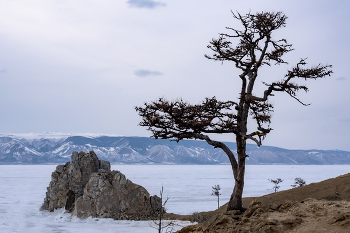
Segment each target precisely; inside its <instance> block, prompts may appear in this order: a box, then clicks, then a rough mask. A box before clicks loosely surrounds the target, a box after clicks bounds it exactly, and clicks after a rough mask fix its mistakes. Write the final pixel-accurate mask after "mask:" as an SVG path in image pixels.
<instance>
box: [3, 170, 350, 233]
mask: <svg viewBox="0 0 350 233" xmlns="http://www.w3.org/2000/svg"><path fill="white" fill-rule="evenodd" d="M55 168H56V166H55V165H0V232H2V233H5V232H6V233H7V232H36V233H37V232H84V233H89V232H104V233H107V232H146V233H147V232H156V230H155V229H153V228H151V227H150V226H149V224H150V223H149V222H147V221H139V222H137V221H115V220H112V219H95V218H88V219H84V220H81V219H77V218H75V217H73V218H71V216H70V214H67V213H64V210H58V211H55V212H53V213H50V212H47V211H44V212H41V211H39V207H40V206H41V204H42V203H43V200H44V197H45V192H46V187H47V186H48V184H49V182H50V179H51V173H52V172H53V171H54V170H55ZM112 169H113V170H119V171H121V172H122V173H124V174H125V175H126V177H127V178H128V179H130V180H131V181H133V182H134V183H137V184H140V185H142V186H144V187H145V188H146V189H147V190H148V191H149V193H150V194H151V195H154V194H156V195H159V190H160V189H161V186H162V185H163V187H164V194H165V195H167V196H169V197H170V199H169V201H168V204H167V208H168V212H172V213H177V214H191V213H193V212H196V211H208V210H213V209H215V208H216V207H217V202H216V201H217V199H216V198H215V197H213V196H211V195H210V194H211V189H212V188H211V187H212V186H214V185H217V184H218V185H220V186H221V188H222V189H221V193H222V195H221V196H220V201H221V203H220V204H224V203H226V202H227V201H228V200H229V197H230V195H231V192H232V189H233V178H232V171H231V168H230V166H228V165H208V166H206V165H184V166H181V165H112ZM349 172H350V165H329V166H328V165H319V166H318V165H299V166H295V165H293V166H291V165H285V166H283V165H281V166H280V165H278V166H277V165H250V166H247V168H246V180H245V189H244V194H243V196H246V197H247V196H261V195H265V194H268V193H271V192H272V190H268V189H271V188H272V183H271V182H269V180H268V179H275V178H281V179H282V180H284V182H282V183H281V184H280V185H281V188H280V190H285V189H289V188H291V185H292V184H293V182H294V179H295V178H296V177H301V178H303V179H304V180H306V182H307V184H309V183H313V182H319V181H322V180H325V179H329V178H333V177H336V176H339V175H343V174H346V173H349ZM179 224H183V225H186V224H188V223H186V222H184V223H179ZM178 229H179V228H178Z"/></svg>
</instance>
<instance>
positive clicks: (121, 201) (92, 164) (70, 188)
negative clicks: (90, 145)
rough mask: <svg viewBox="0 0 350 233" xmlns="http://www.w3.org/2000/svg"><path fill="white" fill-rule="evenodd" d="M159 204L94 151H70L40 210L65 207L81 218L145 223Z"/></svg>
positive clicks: (57, 172)
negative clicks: (66, 161)
mask: <svg viewBox="0 0 350 233" xmlns="http://www.w3.org/2000/svg"><path fill="white" fill-rule="evenodd" d="M160 205H161V201H160V198H159V197H157V196H152V197H151V196H150V195H149V193H148V192H147V190H146V189H145V188H143V187H142V186H140V185H137V184H134V183H132V182H131V181H130V180H128V179H126V177H125V176H124V175H123V174H122V173H121V172H119V171H111V170H110V163H109V162H107V161H103V160H99V159H98V157H97V156H96V154H95V153H94V152H93V151H90V152H89V153H84V152H80V153H78V152H73V153H72V157H71V161H70V162H68V163H66V164H65V165H58V166H57V168H56V170H55V171H54V172H53V173H52V175H51V182H50V185H49V187H48V188H47V192H46V197H45V199H44V203H43V205H42V206H41V210H48V211H54V210H55V209H59V208H65V209H66V211H67V212H72V213H73V214H74V215H77V216H78V217H80V218H86V217H89V216H92V217H102V218H114V219H132V220H144V219H150V218H152V215H153V213H154V212H155V211H154V210H156V209H157V208H159V206H160Z"/></svg>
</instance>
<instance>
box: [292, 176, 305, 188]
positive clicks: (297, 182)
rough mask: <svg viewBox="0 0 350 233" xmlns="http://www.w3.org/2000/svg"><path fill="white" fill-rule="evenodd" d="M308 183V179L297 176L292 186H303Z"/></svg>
mask: <svg viewBox="0 0 350 233" xmlns="http://www.w3.org/2000/svg"><path fill="white" fill-rule="evenodd" d="M305 185H306V181H305V180H303V179H302V178H300V177H297V178H295V181H294V184H292V185H291V186H292V187H302V186H305Z"/></svg>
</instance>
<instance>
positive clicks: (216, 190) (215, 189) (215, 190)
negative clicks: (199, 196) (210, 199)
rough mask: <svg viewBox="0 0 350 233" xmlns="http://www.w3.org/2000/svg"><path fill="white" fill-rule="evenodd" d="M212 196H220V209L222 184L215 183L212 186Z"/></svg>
mask: <svg viewBox="0 0 350 233" xmlns="http://www.w3.org/2000/svg"><path fill="white" fill-rule="evenodd" d="M212 189H213V190H212V191H213V192H212V194H211V195H212V196H217V197H218V209H219V207H220V195H221V193H220V189H221V188H220V185H214V186H213V187H212Z"/></svg>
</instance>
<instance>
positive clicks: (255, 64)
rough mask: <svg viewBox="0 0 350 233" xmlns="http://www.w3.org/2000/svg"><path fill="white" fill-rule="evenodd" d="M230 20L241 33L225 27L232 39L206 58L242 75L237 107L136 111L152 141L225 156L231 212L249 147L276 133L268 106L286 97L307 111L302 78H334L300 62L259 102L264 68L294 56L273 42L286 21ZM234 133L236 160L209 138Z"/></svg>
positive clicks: (237, 202)
mask: <svg viewBox="0 0 350 233" xmlns="http://www.w3.org/2000/svg"><path fill="white" fill-rule="evenodd" d="M232 14H233V18H234V19H236V20H238V21H239V22H240V23H241V24H242V29H241V30H239V29H234V28H230V27H227V30H228V31H229V32H230V33H222V34H220V36H219V38H218V39H212V41H210V44H209V45H208V48H209V49H210V50H212V52H213V54H212V55H205V57H206V58H208V59H212V60H214V61H221V62H224V61H230V62H233V63H234V64H235V67H236V68H237V69H239V70H240V71H241V74H240V75H239V76H238V77H237V78H239V79H240V81H241V92H240V93H239V97H238V102H234V101H224V102H222V101H218V100H217V99H216V98H215V97H212V98H206V99H205V100H204V101H203V102H202V103H200V104H197V105H192V104H189V103H187V102H185V101H183V100H182V99H178V100H174V101H168V100H166V99H164V98H160V99H158V100H156V101H153V102H150V103H145V104H144V105H143V106H141V107H135V108H136V111H137V112H138V114H139V115H140V116H141V117H142V121H141V122H140V124H139V125H141V126H146V127H148V130H150V131H151V132H152V134H153V135H152V137H154V138H156V139H158V138H162V139H167V138H170V139H173V140H175V141H177V142H178V141H180V140H183V139H201V140H205V141H206V142H207V143H208V144H210V145H212V146H214V147H215V148H221V149H222V150H223V151H224V152H225V153H226V154H227V156H228V158H229V160H230V163H231V167H232V171H233V176H234V181H235V186H234V189H233V193H232V195H231V198H230V201H229V203H228V207H227V210H234V209H242V193H243V187H244V173H245V161H246V158H247V157H248V155H247V154H246V141H247V140H252V141H253V142H255V143H256V144H257V145H258V146H260V145H261V144H262V140H261V139H262V137H264V136H265V135H266V134H268V133H270V132H271V130H272V129H271V128H270V123H271V112H272V111H273V105H272V104H271V103H269V102H268V98H269V97H270V96H273V93H274V92H285V93H287V94H288V95H289V96H291V97H292V98H294V99H296V100H297V101H298V102H299V103H301V104H302V105H305V106H306V105H308V104H305V103H303V102H302V101H301V100H300V99H299V98H298V97H297V95H296V94H297V92H298V91H299V90H303V91H308V88H307V87H306V86H305V85H302V84H298V83H296V82H295V81H296V80H297V79H299V78H302V79H305V80H310V79H319V78H323V77H325V76H330V75H331V73H332V70H331V69H330V68H331V65H321V64H318V65H316V66H313V67H311V68H305V65H306V59H300V61H299V62H298V63H297V64H296V65H295V66H293V67H292V68H291V69H289V70H287V73H286V74H285V75H284V76H283V77H281V79H280V80H279V81H276V82H271V83H268V82H266V81H265V82H262V83H263V84H264V85H266V89H265V91H264V92H263V93H262V94H261V95H260V96H258V95H256V94H253V88H254V85H255V84H256V80H257V78H258V73H259V72H258V71H259V69H260V68H261V67H263V66H271V65H280V64H287V62H286V61H285V60H283V59H282V56H283V55H285V54H286V53H288V52H290V51H292V50H293V49H292V45H291V44H289V43H287V40H286V39H274V38H273V36H272V34H273V32H274V31H275V30H277V29H280V28H282V27H285V25H286V19H287V17H286V16H285V15H284V14H283V13H282V12H260V13H255V14H252V13H248V14H246V15H241V14H239V13H233V12H232ZM233 44H236V45H235V46H233ZM249 115H250V116H251V117H252V120H253V121H255V123H256V126H257V130H256V131H253V132H248V130H247V125H248V120H251V118H250V117H249ZM230 133H231V134H235V136H236V144H237V159H236V158H235V156H234V154H233V152H232V151H231V150H230V149H229V148H228V147H227V146H226V145H225V144H224V143H222V142H219V141H214V140H212V139H211V138H210V137H209V135H210V134H230Z"/></svg>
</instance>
